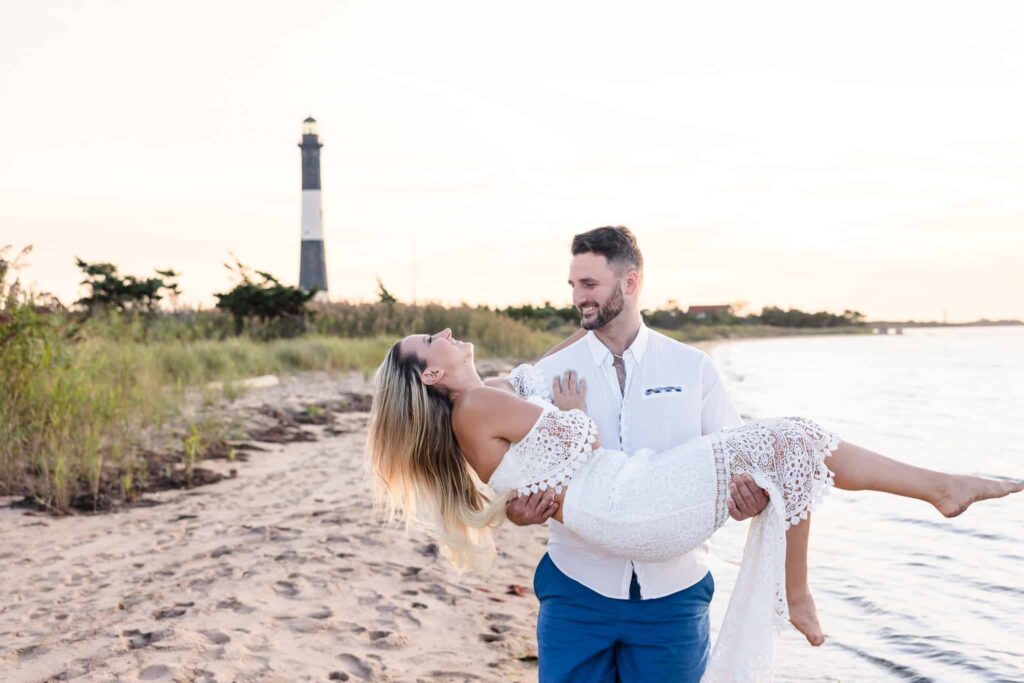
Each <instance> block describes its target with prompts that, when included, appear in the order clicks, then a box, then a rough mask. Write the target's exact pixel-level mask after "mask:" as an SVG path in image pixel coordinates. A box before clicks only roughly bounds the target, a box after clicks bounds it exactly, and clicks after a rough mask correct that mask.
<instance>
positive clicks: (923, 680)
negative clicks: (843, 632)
mask: <svg viewBox="0 0 1024 683" xmlns="http://www.w3.org/2000/svg"><path fill="white" fill-rule="evenodd" d="M832 646H833V647H838V648H839V649H841V650H846V651H847V652H850V653H852V654H854V655H856V656H857V657H860V658H861V659H863V660H865V661H868V662H871V663H872V664H874V665H876V666H880V667H882V668H883V669H885V670H886V671H888V672H889V673H891V674H893V675H894V676H898V677H900V678H902V679H904V680H906V681H910V683H935V680H934V679H931V678H928V677H927V676H923V675H921V674H920V673H918V672H917V671H916V670H915V669H914V668H913V667H910V666H906V665H904V664H897V663H896V662H894V661H892V660H891V659H886V658H885V657H878V656H876V655H873V654H870V653H868V652H865V651H864V650H861V649H860V648H858V647H853V646H852V645H845V644H843V643H840V642H838V641H836V640H833V641H832Z"/></svg>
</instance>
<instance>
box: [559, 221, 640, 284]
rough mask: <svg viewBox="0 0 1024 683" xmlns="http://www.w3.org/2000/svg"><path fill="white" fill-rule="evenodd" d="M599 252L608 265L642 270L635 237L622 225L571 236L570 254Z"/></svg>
mask: <svg viewBox="0 0 1024 683" xmlns="http://www.w3.org/2000/svg"><path fill="white" fill-rule="evenodd" d="M591 253H592V254H600V255H601V256H604V257H605V258H606V259H608V265H610V266H614V267H617V268H623V267H626V268H633V269H635V270H636V271H637V272H639V273H642V272H643V271H644V256H643V254H641V253H640V247H638V246H637V244H636V237H634V236H633V233H632V232H630V231H629V228H627V227H625V226H623V225H617V226H614V227H612V226H605V227H603V228H594V229H593V230H588V231H586V232H581V233H580V234H578V235H576V236H575V237H573V238H572V255H573V256H577V255H579V254H591Z"/></svg>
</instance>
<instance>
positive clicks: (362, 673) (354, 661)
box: [334, 653, 376, 681]
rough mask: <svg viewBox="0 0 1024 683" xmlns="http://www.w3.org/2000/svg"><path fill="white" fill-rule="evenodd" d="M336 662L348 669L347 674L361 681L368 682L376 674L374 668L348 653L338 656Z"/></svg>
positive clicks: (342, 679)
mask: <svg viewBox="0 0 1024 683" xmlns="http://www.w3.org/2000/svg"><path fill="white" fill-rule="evenodd" d="M338 661H340V662H341V663H342V664H344V665H345V668H346V669H348V673H349V674H351V675H353V676H355V677H356V678H358V679H359V680H361V681H368V680H370V679H372V678H373V677H374V675H375V674H376V667H375V666H374V665H373V664H372V663H369V662H366V661H364V660H362V659H360V658H359V657H356V656H355V655H350V654H348V653H344V654H340V655H338ZM334 680H340V681H344V680H346V679H344V678H336V679H334Z"/></svg>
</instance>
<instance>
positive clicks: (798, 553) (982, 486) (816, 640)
mask: <svg viewBox="0 0 1024 683" xmlns="http://www.w3.org/2000/svg"><path fill="white" fill-rule="evenodd" d="M825 464H826V465H828V467H829V469H830V470H832V472H833V474H835V484H836V487H837V488H841V489H845V490H847V491H882V492H884V493H891V494H894V495H897V496H903V497H905V498H916V499H918V500H923V501H925V502H928V503H931V504H932V505H934V506H935V507H936V508H937V509H938V510H939V512H941V513H942V514H943V515H945V516H946V517H956V516H957V515H959V514H960V513H962V512H963V511H964V510H966V509H967V508H968V507H969V506H970V505H971V504H972V503H976V502H978V501H980V500H987V499H990V498H1002V497H1003V496H1006V495H1009V494H1011V493H1016V492H1018V491H1022V490H1024V483H1022V482H1013V481H1004V480H1000V479H986V478H984V477H971V476H967V475H959V474H946V473H944V472H936V471H935V470H929V469H925V468H923V467H914V466H912V465H907V464H906V463H902V462H899V461H898V460H893V459H892V458H887V457H885V456H884V455H880V454H878V453H875V452H874V451H869V450H868V449H866V448H861V447H860V446H857V445H856V444H852V443H847V442H845V441H844V442H841V443H840V444H839V448H837V449H836V450H835V451H833V452H832V455H831V456H830V457H829V458H828V459H827V460H826V461H825ZM810 533H811V518H810V515H809V514H808V517H807V519H806V520H805V521H801V522H800V523H799V524H797V525H795V526H791V527H790V528H789V530H788V531H787V532H786V599H787V602H788V603H789V620H790V621H791V622H792V623H793V625H794V626H795V627H796V628H797V630H799V631H800V632H801V633H803V634H804V636H805V637H806V638H807V642H809V643H810V644H811V645H821V644H822V643H823V642H825V634H824V632H823V631H822V629H821V624H820V623H819V621H818V612H817V609H816V608H815V606H814V598H813V597H812V596H811V590H810V587H809V585H808V583H807V546H808V543H809V540H810Z"/></svg>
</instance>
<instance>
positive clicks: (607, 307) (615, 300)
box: [580, 282, 625, 330]
mask: <svg viewBox="0 0 1024 683" xmlns="http://www.w3.org/2000/svg"><path fill="white" fill-rule="evenodd" d="M624 304H625V301H624V299H623V298H622V283H621V282H618V283H616V284H615V291H613V292H612V295H611V296H610V297H608V301H606V302H604V303H603V304H601V305H600V306H598V307H597V315H596V316H594V320H593V321H592V322H587V321H586V319H585V318H584V317H583V316H582V312H581V314H580V327H582V328H583V329H585V330H599V329H601V328H602V327H604V326H605V325H607V324H608V323H610V322H611V321H612V320H614V319H615V316H617V315H618V314H619V313H622V307H623V305H624Z"/></svg>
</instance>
